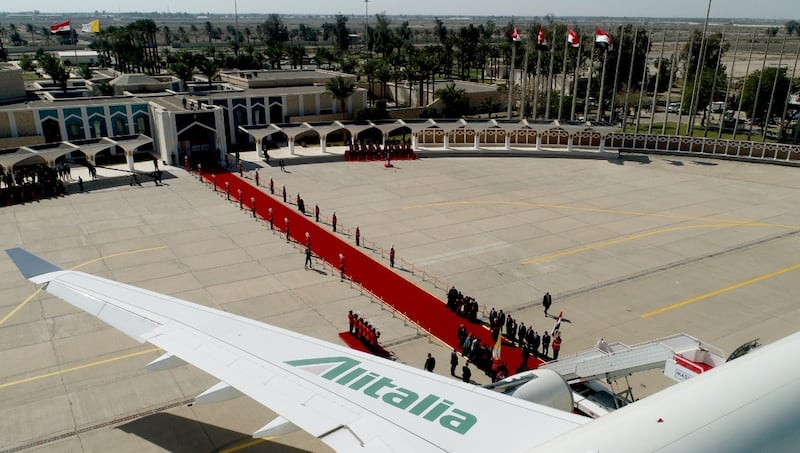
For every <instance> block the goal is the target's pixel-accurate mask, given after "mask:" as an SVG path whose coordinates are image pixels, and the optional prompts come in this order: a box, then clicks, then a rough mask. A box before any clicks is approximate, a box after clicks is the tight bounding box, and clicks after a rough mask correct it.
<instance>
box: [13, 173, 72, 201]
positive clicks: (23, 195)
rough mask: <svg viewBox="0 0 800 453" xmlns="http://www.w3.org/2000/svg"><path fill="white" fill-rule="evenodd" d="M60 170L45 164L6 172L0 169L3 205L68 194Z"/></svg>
mask: <svg viewBox="0 0 800 453" xmlns="http://www.w3.org/2000/svg"><path fill="white" fill-rule="evenodd" d="M62 179H63V178H62V173H61V171H60V167H59V168H50V167H48V166H47V165H44V164H37V165H27V166H20V167H15V168H13V169H9V170H8V171H4V170H3V169H2V168H0V180H2V183H3V187H2V189H0V202H2V204H4V205H7V204H15V203H25V202H28V201H33V200H36V199H39V198H42V197H54V196H59V195H63V194H64V193H66V186H64V183H63V180H62Z"/></svg>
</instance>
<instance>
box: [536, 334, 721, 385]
mask: <svg viewBox="0 0 800 453" xmlns="http://www.w3.org/2000/svg"><path fill="white" fill-rule="evenodd" d="M724 361H725V359H723V358H722V357H721V355H720V354H716V353H712V352H711V351H709V349H708V347H707V346H704V345H703V344H702V343H701V342H700V340H698V339H696V338H694V337H692V336H690V335H687V334H677V335H673V336H669V337H665V338H661V339H657V340H651V341H647V342H644V343H640V344H637V345H633V346H627V345H625V344H623V343H619V342H617V343H610V344H608V343H605V342H604V341H603V340H601V341H600V342H598V344H597V346H596V347H595V348H593V349H591V350H588V351H584V352H581V353H578V354H575V355H573V356H570V357H564V358H561V359H559V360H555V361H552V362H548V363H545V364H542V365H541V366H539V368H547V369H550V370H553V371H556V372H558V373H559V374H560V375H561V376H562V377H563V378H564V380H565V381H567V383H569V384H578V383H582V382H587V381H593V380H597V379H605V380H612V379H616V378H619V377H626V376H628V375H630V374H633V373H637V372H640V371H646V370H653V369H661V370H663V372H664V375H666V376H667V377H669V378H671V379H674V380H676V381H684V380H686V379H689V378H691V377H693V376H696V375H698V374H702V373H704V372H706V371H708V370H710V369H712V368H714V367H716V366H718V365H721V364H722V363H723V362H724Z"/></svg>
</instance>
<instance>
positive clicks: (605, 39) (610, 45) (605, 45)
mask: <svg viewBox="0 0 800 453" xmlns="http://www.w3.org/2000/svg"><path fill="white" fill-rule="evenodd" d="M594 45H595V47H599V48H601V49H605V50H607V51H609V52H610V51H612V50H614V38H612V37H611V35H609V34H608V33H606V32H604V31H603V30H601V29H599V28H598V29H597V33H596V34H595V37H594Z"/></svg>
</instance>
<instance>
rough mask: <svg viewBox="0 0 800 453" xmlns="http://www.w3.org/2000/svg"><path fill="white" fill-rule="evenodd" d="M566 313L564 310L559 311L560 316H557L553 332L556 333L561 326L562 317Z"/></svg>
mask: <svg viewBox="0 0 800 453" xmlns="http://www.w3.org/2000/svg"><path fill="white" fill-rule="evenodd" d="M563 315H564V312H563V311H560V312H558V318H556V323H555V325H554V326H553V333H554V334H555V333H556V332H557V331H558V330H559V329H560V328H561V317H562V316H563Z"/></svg>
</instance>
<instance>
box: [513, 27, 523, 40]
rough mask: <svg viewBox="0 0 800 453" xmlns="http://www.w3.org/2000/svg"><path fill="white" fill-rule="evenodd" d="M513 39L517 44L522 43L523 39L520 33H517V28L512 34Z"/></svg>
mask: <svg viewBox="0 0 800 453" xmlns="http://www.w3.org/2000/svg"><path fill="white" fill-rule="evenodd" d="M511 39H512V40H514V41H516V42H520V41H522V37H521V36H520V35H519V32H518V31H517V27H514V31H513V32H512V33H511Z"/></svg>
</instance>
